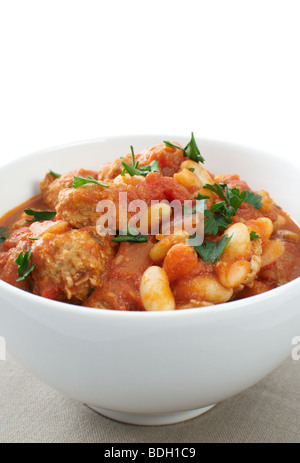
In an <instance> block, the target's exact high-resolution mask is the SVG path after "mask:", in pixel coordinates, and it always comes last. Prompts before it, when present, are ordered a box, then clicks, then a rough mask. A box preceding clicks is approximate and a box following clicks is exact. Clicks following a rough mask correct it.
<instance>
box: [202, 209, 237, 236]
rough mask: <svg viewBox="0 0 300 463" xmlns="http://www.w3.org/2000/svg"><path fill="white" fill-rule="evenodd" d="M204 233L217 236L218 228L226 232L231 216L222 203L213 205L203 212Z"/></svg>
mask: <svg viewBox="0 0 300 463" xmlns="http://www.w3.org/2000/svg"><path fill="white" fill-rule="evenodd" d="M204 217H205V219H204V233H207V234H209V235H217V234H218V232H219V228H221V229H222V230H226V228H227V227H228V225H229V224H231V223H232V218H231V215H230V214H229V213H228V212H227V209H226V207H225V203H224V202H220V203H217V204H214V205H213V206H212V207H211V208H210V209H206V210H205V211H204Z"/></svg>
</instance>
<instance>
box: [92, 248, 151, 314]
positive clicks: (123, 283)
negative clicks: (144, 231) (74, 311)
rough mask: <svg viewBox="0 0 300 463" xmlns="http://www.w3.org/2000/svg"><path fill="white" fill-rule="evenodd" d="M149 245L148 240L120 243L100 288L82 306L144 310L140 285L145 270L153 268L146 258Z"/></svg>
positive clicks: (147, 257) (149, 260)
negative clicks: (144, 241)
mask: <svg viewBox="0 0 300 463" xmlns="http://www.w3.org/2000/svg"><path fill="white" fill-rule="evenodd" d="M152 246H153V244H152V243H151V242H150V241H148V242H146V243H136V244H130V243H126V242H124V243H121V244H120V247H119V250H118V252H117V254H116V256H115V257H114V258H113V259H112V260H111V262H110V264H109V269H108V272H107V273H106V275H105V277H104V278H103V281H102V284H101V286H99V288H97V289H96V290H95V291H94V292H93V293H92V295H91V296H90V297H89V298H88V299H87V300H86V301H85V303H84V305H85V306H86V307H95V308H105V309H113V310H144V309H143V305H142V302H141V299H140V294H139V286H140V281H141V278H142V275H143V273H144V271H145V270H146V269H147V268H148V267H150V266H151V265H152V260H151V258H150V255H149V254H150V250H151V248H152Z"/></svg>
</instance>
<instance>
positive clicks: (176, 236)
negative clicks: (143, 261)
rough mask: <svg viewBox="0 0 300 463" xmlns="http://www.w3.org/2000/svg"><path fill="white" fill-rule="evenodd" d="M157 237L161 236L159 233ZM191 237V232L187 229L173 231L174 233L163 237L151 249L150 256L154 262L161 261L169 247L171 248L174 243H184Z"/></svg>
mask: <svg viewBox="0 0 300 463" xmlns="http://www.w3.org/2000/svg"><path fill="white" fill-rule="evenodd" d="M157 238H160V236H159V235H157ZM188 239H189V234H188V233H187V232H186V231H178V232H177V233H173V234H172V235H169V236H165V237H163V238H162V239H161V240H160V241H159V242H158V243H156V244H155V245H154V246H153V247H152V249H151V251H150V257H151V259H152V260H153V262H160V261H162V260H163V259H164V258H165V257H166V255H167V252H168V251H169V249H171V247H172V246H174V244H177V243H184V242H186V241H187V240H188Z"/></svg>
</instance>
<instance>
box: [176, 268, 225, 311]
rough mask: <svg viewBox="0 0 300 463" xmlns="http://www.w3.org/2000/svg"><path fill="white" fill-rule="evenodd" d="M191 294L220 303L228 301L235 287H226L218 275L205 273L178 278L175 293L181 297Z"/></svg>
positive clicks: (196, 297) (194, 297)
mask: <svg viewBox="0 0 300 463" xmlns="http://www.w3.org/2000/svg"><path fill="white" fill-rule="evenodd" d="M185 294H190V295H191V299H195V300H197V301H206V302H212V303H213V304H220V303H222V302H227V301H229V299H230V298H231V296H232V295H233V289H231V288H225V286H223V285H222V284H221V283H220V282H219V281H218V280H217V278H216V277H214V276H212V275H204V276H199V277H195V278H191V279H188V280H178V281H177V282H176V284H175V295H178V296H179V297H180V296H182V295H185Z"/></svg>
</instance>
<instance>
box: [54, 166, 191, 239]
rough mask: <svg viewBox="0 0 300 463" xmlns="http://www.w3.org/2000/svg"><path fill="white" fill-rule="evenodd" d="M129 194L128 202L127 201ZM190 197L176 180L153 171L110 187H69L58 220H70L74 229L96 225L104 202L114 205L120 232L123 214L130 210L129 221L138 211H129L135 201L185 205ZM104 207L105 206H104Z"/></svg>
mask: <svg viewBox="0 0 300 463" xmlns="http://www.w3.org/2000/svg"><path fill="white" fill-rule="evenodd" d="M121 193H125V194H126V200H125V201H123V198H124V196H121V195H120V194H121ZM189 197H190V195H189V193H188V191H187V189H186V188H184V187H183V186H182V185H179V183H177V182H176V181H175V180H174V179H173V178H169V177H163V176H162V175H160V174H159V173H157V172H152V173H150V174H149V175H147V177H146V178H144V177H141V176H133V177H130V176H129V175H127V176H125V177H124V178H123V177H122V176H118V177H116V178H115V179H114V181H113V182H111V181H110V183H109V188H105V187H102V186H99V185H94V184H88V185H83V186H81V187H79V188H67V189H65V190H63V191H61V192H60V194H59V199H58V203H57V206H56V211H57V216H56V218H57V220H66V221H67V222H69V223H70V224H71V225H72V227H74V228H81V227H87V226H95V225H96V224H97V221H98V220H99V218H100V216H101V214H102V212H105V211H104V210H101V209H99V208H98V207H97V206H98V205H99V206H100V204H99V203H100V202H101V201H107V200H108V201H111V202H113V203H114V206H113V205H112V206H113V209H114V210H115V217H116V229H117V230H118V229H119V217H120V211H121V210H122V212H123V211H124V209H125V208H126V211H125V212H126V214H127V218H128V220H129V218H130V216H132V215H134V214H135V212H131V213H130V212H128V210H127V208H128V206H129V204H130V203H131V202H132V201H134V200H144V201H145V203H146V205H150V204H151V200H158V201H162V200H164V199H166V200H168V201H173V200H174V199H177V200H179V201H181V202H183V201H184V200H186V199H189ZM102 204H103V203H102Z"/></svg>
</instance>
